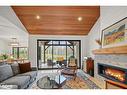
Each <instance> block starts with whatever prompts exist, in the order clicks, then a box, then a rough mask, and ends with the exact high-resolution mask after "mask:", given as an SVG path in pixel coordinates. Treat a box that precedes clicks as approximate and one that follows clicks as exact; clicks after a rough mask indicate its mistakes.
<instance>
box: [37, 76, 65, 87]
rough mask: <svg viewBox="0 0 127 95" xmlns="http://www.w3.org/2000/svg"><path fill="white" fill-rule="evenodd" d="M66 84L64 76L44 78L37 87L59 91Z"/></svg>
mask: <svg viewBox="0 0 127 95" xmlns="http://www.w3.org/2000/svg"><path fill="white" fill-rule="evenodd" d="M65 83H66V78H65V77H64V76H63V75H56V76H54V78H53V77H51V76H44V77H42V78H41V79H39V80H38V81H37V86H38V87H39V88H41V89H58V88H61V87H62V86H63V85H65Z"/></svg>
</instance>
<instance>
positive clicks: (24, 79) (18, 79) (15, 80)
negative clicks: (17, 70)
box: [2, 76, 30, 89]
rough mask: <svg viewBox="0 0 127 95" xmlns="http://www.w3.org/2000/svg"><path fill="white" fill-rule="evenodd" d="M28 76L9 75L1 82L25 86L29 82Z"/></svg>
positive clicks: (20, 86) (19, 86)
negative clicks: (9, 76)
mask: <svg viewBox="0 0 127 95" xmlns="http://www.w3.org/2000/svg"><path fill="white" fill-rule="evenodd" d="M29 81H30V76H14V77H11V78H9V79H7V80H5V81H3V82H2V83H5V84H8V85H17V86H18V88H20V89H21V88H26V87H27V86H28V84H29Z"/></svg>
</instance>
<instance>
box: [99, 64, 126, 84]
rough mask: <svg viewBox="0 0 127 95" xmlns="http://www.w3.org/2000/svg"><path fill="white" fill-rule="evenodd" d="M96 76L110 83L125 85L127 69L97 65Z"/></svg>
mask: <svg viewBox="0 0 127 95" xmlns="http://www.w3.org/2000/svg"><path fill="white" fill-rule="evenodd" d="M98 74H99V75H100V76H103V77H105V78H107V79H110V80H112V81H116V82H120V83H123V84H127V69H125V68H121V67H116V66H112V65H106V64H101V63H98Z"/></svg>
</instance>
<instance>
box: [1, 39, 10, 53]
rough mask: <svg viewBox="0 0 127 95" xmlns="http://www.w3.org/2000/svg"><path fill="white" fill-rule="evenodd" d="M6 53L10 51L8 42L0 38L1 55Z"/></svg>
mask: <svg viewBox="0 0 127 95" xmlns="http://www.w3.org/2000/svg"><path fill="white" fill-rule="evenodd" d="M5 53H9V47H8V43H7V42H6V41H4V40H2V39H0V55H1V54H5Z"/></svg>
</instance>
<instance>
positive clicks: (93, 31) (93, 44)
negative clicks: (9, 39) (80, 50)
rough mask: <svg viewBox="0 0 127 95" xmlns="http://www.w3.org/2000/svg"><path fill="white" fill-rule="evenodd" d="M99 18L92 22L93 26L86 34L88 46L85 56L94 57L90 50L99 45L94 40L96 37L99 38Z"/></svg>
mask: <svg viewBox="0 0 127 95" xmlns="http://www.w3.org/2000/svg"><path fill="white" fill-rule="evenodd" d="M100 35H101V32H100V18H99V19H98V20H97V22H96V23H95V24H94V26H93V28H92V29H91V30H90V32H89V34H88V47H87V56H89V57H92V58H94V54H93V53H92V50H94V49H98V48H99V45H98V44H97V43H96V42H95V40H96V39H100Z"/></svg>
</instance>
